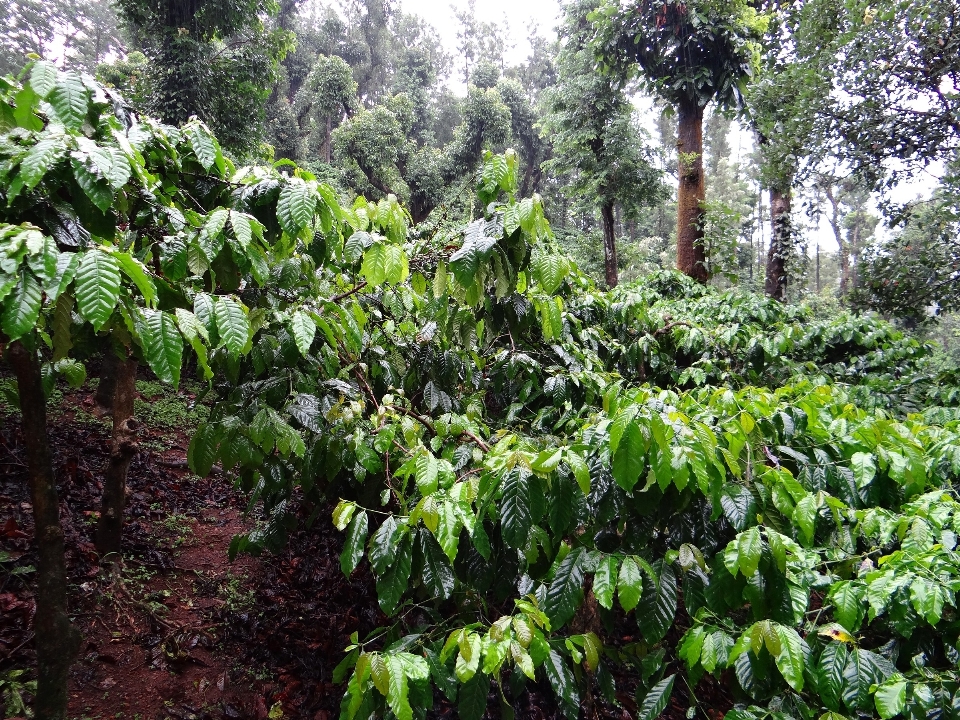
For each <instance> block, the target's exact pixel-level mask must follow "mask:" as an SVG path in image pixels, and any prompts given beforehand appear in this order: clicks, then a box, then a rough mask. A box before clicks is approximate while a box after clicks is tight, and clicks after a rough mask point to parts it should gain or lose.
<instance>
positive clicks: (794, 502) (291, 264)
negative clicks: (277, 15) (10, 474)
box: [0, 62, 960, 720]
mask: <svg viewBox="0 0 960 720" xmlns="http://www.w3.org/2000/svg"><path fill="white" fill-rule="evenodd" d="M0 95H2V100H3V101H2V102H0V130H2V135H0V178H2V180H3V182H2V184H0V201H2V202H0V243H2V244H0V252H2V255H0V291H2V292H0V329H2V332H3V335H4V337H3V342H4V350H5V355H7V356H8V358H9V360H10V362H11V364H12V365H13V366H14V369H15V372H16V374H17V378H18V389H19V400H20V408H21V413H22V419H23V425H24V438H25V442H26V443H27V445H28V450H29V452H28V458H29V461H30V470H31V488H32V491H33V499H34V503H33V504H34V510H35V514H36V518H37V523H36V525H37V533H38V544H39V545H40V549H41V554H40V564H39V568H38V575H39V576H40V577H41V584H40V586H39V587H40V591H39V593H38V612H37V617H38V622H37V636H38V649H39V659H40V674H39V687H38V703H44V702H45V703H48V704H49V707H50V708H54V706H55V705H56V703H58V702H63V701H65V687H66V685H65V679H66V667H67V666H68V663H69V656H70V653H71V651H72V648H71V646H74V645H75V641H74V640H73V639H72V632H71V630H70V626H69V623H68V621H67V616H66V613H65V607H66V605H65V593H66V583H65V574H64V567H63V557H62V556H63V540H62V531H59V520H58V516H57V512H58V511H57V498H56V485H55V483H54V481H53V472H52V467H51V461H50V450H49V443H48V441H47V436H46V430H45V423H46V417H45V411H44V407H45V404H44V394H45V392H48V391H49V389H50V388H51V387H52V383H53V381H54V380H55V379H56V377H58V376H62V377H64V378H65V379H67V380H68V381H72V382H75V383H77V382H81V381H82V379H83V377H84V369H83V365H82V361H83V360H84V359H85V358H86V357H87V355H89V354H90V353H91V352H92V351H93V349H94V348H96V347H99V346H102V344H103V343H104V342H105V341H106V342H108V343H109V346H110V347H111V349H112V351H113V352H118V353H120V354H121V355H122V356H123V357H124V358H126V359H128V360H139V361H142V362H144V363H145V364H146V365H148V366H149V367H150V368H151V370H152V371H153V372H154V373H155V374H156V375H157V377H158V378H159V379H161V380H163V381H165V382H169V383H171V384H174V385H176V384H177V383H178V382H179V378H180V375H181V368H182V363H183V356H184V351H185V349H186V348H187V346H189V348H190V350H191V353H192V354H191V357H192V358H195V360H194V361H195V362H196V365H197V372H198V373H199V374H200V375H201V376H202V377H204V378H205V379H206V380H207V381H208V383H209V387H210V393H211V396H212V398H213V401H214V402H213V407H212V409H211V412H210V417H209V420H208V421H207V422H206V423H204V424H203V425H201V426H200V427H199V428H198V430H197V432H196V435H195V436H194V438H193V439H192V442H191V444H190V448H189V463H190V465H191V468H192V469H193V470H194V471H195V472H197V473H199V474H206V473H208V472H209V471H210V470H211V468H212V467H213V465H214V464H216V463H219V464H220V465H221V467H222V468H223V470H224V471H226V472H228V473H232V474H233V476H234V477H235V478H236V481H237V483H238V484H239V486H240V487H242V488H243V489H244V490H245V491H247V492H248V493H249V496H250V504H251V508H255V507H256V508H259V513H258V517H259V522H258V525H257V527H256V528H255V529H254V530H253V531H252V532H250V533H248V534H246V535H243V536H239V537H237V538H235V539H234V541H233V544H232V545H231V553H233V554H236V553H240V552H259V551H261V550H264V549H266V550H271V549H276V548H278V547H280V546H281V545H282V544H283V543H284V542H285V540H286V536H287V534H288V533H289V531H290V530H291V529H292V528H293V527H294V526H295V525H296V524H297V523H298V522H305V523H311V522H315V521H316V520H317V514H318V513H319V512H320V511H321V510H322V509H323V508H325V507H329V505H328V504H327V503H328V502H329V503H330V504H333V503H334V502H335V507H334V509H333V518H332V521H333V523H334V524H335V526H336V527H337V528H338V529H339V530H340V531H342V532H343V533H344V536H343V537H344V547H343V551H342V554H341V556H340V565H341V568H342V570H343V572H344V573H346V574H348V575H349V574H352V573H354V572H355V571H357V569H358V568H359V567H360V565H361V564H364V565H368V566H369V569H370V572H371V573H372V575H373V577H374V579H375V582H376V590H377V596H378V600H379V604H380V608H381V610H382V611H383V617H384V619H385V624H384V626H383V627H381V628H379V629H378V630H377V631H375V632H374V633H372V634H371V635H370V636H368V637H364V638H360V637H356V636H355V637H354V638H353V639H352V642H351V644H350V645H349V646H348V647H347V648H346V650H345V656H344V658H343V661H342V662H341V663H340V664H339V665H338V667H337V668H336V670H335V672H334V679H335V681H337V682H341V683H345V691H344V696H343V703H342V713H341V716H342V717H343V718H345V719H346V720H354V719H357V718H364V719H366V718H389V717H395V718H397V719H398V720H412V719H413V718H414V717H417V718H424V717H426V715H427V713H428V712H429V711H430V709H431V708H434V707H436V706H437V705H438V704H439V703H441V702H442V703H446V704H450V705H453V706H455V707H456V711H457V713H458V715H459V716H460V717H462V718H464V719H465V720H480V718H482V717H483V716H484V714H485V713H486V712H487V710H488V708H490V709H492V708H494V707H496V706H499V712H500V715H501V716H502V717H514V716H515V711H514V709H513V706H514V705H515V704H516V701H517V699H518V698H519V697H520V696H521V695H522V694H523V693H524V692H525V691H526V690H527V689H530V688H536V689H537V690H539V691H541V692H549V693H550V694H551V695H552V696H553V697H554V698H555V703H556V706H557V710H558V712H559V713H560V714H561V715H562V716H564V717H566V718H570V719H571V720H573V719H574V718H577V717H580V716H593V715H594V714H595V713H596V711H597V708H598V707H599V706H600V705H605V706H619V707H620V708H622V709H623V711H625V712H626V713H627V714H628V715H630V716H633V717H638V718H642V719H643V720H652V719H653V718H655V717H657V716H658V715H660V714H661V713H662V712H663V711H664V710H665V709H666V708H667V706H668V704H670V703H671V702H672V703H673V704H674V705H676V704H677V703H684V704H686V706H687V707H688V708H689V711H688V716H689V717H694V716H696V715H697V713H700V714H701V715H702V714H704V713H705V712H706V711H707V710H710V709H711V708H709V707H706V706H704V705H703V704H701V703H700V702H699V701H698V688H699V687H701V686H702V685H704V684H707V683H714V684H716V683H721V684H722V685H723V686H725V687H726V689H727V690H728V691H729V692H730V693H731V694H732V695H733V696H734V699H735V701H736V706H735V708H734V709H733V710H731V711H730V712H729V713H728V714H727V717H732V718H734V719H735V720H750V719H753V718H758V719H759V718H766V717H775V718H778V719H784V720H786V719H787V718H797V719H798V720H801V719H802V720H812V719H813V718H826V719H827V720H840V718H854V717H873V716H879V717H881V718H885V719H886V718H892V717H909V718H919V717H944V718H956V717H960V700H958V699H957V698H958V697H960V649H958V640H960V621H958V618H957V606H956V592H957V590H958V589H960V554H958V552H957V539H958V533H960V503H958V498H957V482H958V478H960V437H958V435H960V412H958V411H957V410H956V407H955V405H956V401H957V384H956V382H954V380H953V378H952V377H950V376H949V375H944V374H938V373H937V371H936V370H935V369H934V365H933V363H932V362H931V353H930V349H929V348H928V347H927V346H925V345H924V344H922V343H920V342H918V341H916V340H914V339H911V338H909V337H907V336H904V335H903V334H901V333H899V332H898V331H896V330H894V329H893V328H892V327H891V326H890V325H888V324H886V323H884V322H882V321H881V320H878V319H876V318H873V317H869V316H857V315H849V314H846V313H840V312H836V313H830V314H824V313H822V312H818V311H816V310H814V309H811V308H808V307H803V306H799V307H798V306H784V305H781V304H779V303H776V302H774V301H770V300H765V299H762V298H759V297H757V296H754V295H751V294H749V293H744V292H740V291H736V290H733V291H728V292H719V291H717V290H715V289H711V288H708V287H704V286H702V285H699V284H697V283H693V282H691V281H690V280H689V279H687V278H684V277H683V276H681V275H678V274H673V273H663V274H659V275H655V276H652V277H650V278H648V279H646V280H644V281H641V282H639V283H636V284H633V285H627V286H621V287H619V288H617V289H615V290H613V291H610V292H603V291H600V290H598V289H597V288H596V287H595V286H594V285H593V284H592V283H591V282H590V281H589V280H588V279H587V278H586V277H585V276H584V275H583V274H582V273H581V272H580V271H579V270H578V269H577V267H576V266H575V264H574V263H573V262H572V261H571V260H570V259H569V258H567V257H566V256H564V255H563V254H562V253H560V252H558V251H557V250H556V248H555V246H554V243H553V238H552V234H551V230H550V227H549V224H548V222H547V219H546V217H545V215H544V210H543V206H542V202H541V200H540V199H539V198H538V197H533V198H521V197H518V190H517V186H518V183H517V164H518V160H517V157H516V155H515V153H512V152H508V153H505V154H503V155H488V156H487V157H486V159H485V161H484V163H483V166H482V168H481V169H480V171H479V172H478V174H477V190H476V194H477V200H478V202H477V207H479V208H482V212H480V213H479V214H478V216H477V217H474V218H472V219H469V220H468V221H467V222H465V223H464V224H463V226H462V227H459V228H458V229H456V230H453V231H450V230H439V231H437V232H435V233H432V234H431V233H423V232H419V231H415V230H413V229H412V228H411V217H410V215H409V213H408V212H407V211H406V210H405V209H404V208H403V207H402V206H401V205H400V204H399V203H398V201H397V199H396V198H395V197H393V196H387V197H385V198H384V199H382V200H380V201H378V202H369V201H367V200H366V199H364V198H358V199H356V200H355V201H353V202H352V203H350V202H345V201H342V199H341V198H338V197H337V195H336V193H335V192H334V190H333V189H332V188H331V187H329V186H328V185H325V184H323V183H320V182H318V181H317V180H316V178H315V177H313V176H312V175H311V174H310V173H307V172H305V171H303V170H300V169H297V168H296V167H293V166H292V165H290V164H288V163H278V164H277V166H274V167H237V166H236V165H235V164H234V163H233V162H231V161H230V160H229V159H228V158H227V157H225V156H224V155H223V153H222V152H221V151H220V149H219V146H218V144H217V142H216V140H215V139H214V138H213V137H212V135H211V134H210V133H209V132H208V131H207V130H206V128H205V127H204V126H203V125H202V124H201V123H199V122H197V121H191V122H190V123H188V124H187V125H185V126H184V127H182V128H172V127H168V126H164V125H161V124H158V123H155V122H153V121H151V120H149V119H146V118H139V117H136V116H135V115H134V114H132V113H130V112H129V111H128V110H127V109H126V107H125V105H124V103H123V100H122V98H120V97H119V96H117V95H115V94H114V93H112V91H110V90H108V89H105V88H103V87H101V86H99V85H97V84H96V83H94V82H93V81H91V80H90V79H89V78H86V77H84V76H81V75H76V74H73V73H64V72H59V71H57V70H56V69H55V68H53V67H52V66H51V65H48V64H46V63H43V62H36V63H34V64H33V65H32V66H31V67H30V68H29V69H28V70H27V71H26V72H25V74H24V75H23V76H22V78H21V79H20V80H16V81H14V80H10V79H7V80H3V81H0ZM192 362H193V361H192ZM115 438H116V436H115ZM323 521H326V520H325V519H324V520H323ZM65 663H66V664H65ZM45 712H47V713H48V714H47V716H50V717H54V716H57V715H56V712H55V711H52V710H49V708H48V709H47V710H46V711H45ZM618 712H621V711H619V710H618Z"/></svg>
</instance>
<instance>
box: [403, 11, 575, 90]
mask: <svg viewBox="0 0 960 720" xmlns="http://www.w3.org/2000/svg"><path fill="white" fill-rule="evenodd" d="M400 7H401V8H402V10H403V11H404V12H407V13H411V14H413V15H419V16H420V17H422V18H424V19H425V20H426V21H427V22H429V23H430V24H431V25H433V26H434V27H435V28H436V29H437V32H439V33H440V36H441V37H442V38H443V43H444V45H445V46H446V48H447V50H449V51H451V52H452V51H454V50H455V49H456V47H457V29H458V26H459V23H458V22H457V20H456V18H455V17H454V16H453V12H454V7H456V8H457V9H459V10H465V9H466V7H467V0H454V1H453V2H451V1H450V0H439V2H438V1H437V0H400ZM476 16H477V20H479V21H480V22H496V23H498V24H501V25H502V24H503V23H504V18H506V22H507V23H508V24H509V26H510V37H511V38H512V40H513V42H514V44H515V45H514V48H513V50H512V51H511V52H510V53H509V54H508V55H507V64H508V65H514V64H518V63H520V62H523V61H524V60H525V59H526V57H527V53H528V51H529V49H530V47H529V45H528V44H527V34H528V28H529V27H531V26H533V27H536V28H537V30H538V32H539V34H540V35H542V36H544V37H553V35H554V33H555V32H556V27H557V22H558V20H559V17H560V0H520V1H519V2H518V1H517V0H480V2H478V3H477V4H476ZM452 79H453V78H451V80H452Z"/></svg>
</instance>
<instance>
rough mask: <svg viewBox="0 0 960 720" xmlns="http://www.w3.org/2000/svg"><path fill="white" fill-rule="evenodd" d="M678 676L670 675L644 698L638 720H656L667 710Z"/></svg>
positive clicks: (638, 711)
mask: <svg viewBox="0 0 960 720" xmlns="http://www.w3.org/2000/svg"><path fill="white" fill-rule="evenodd" d="M676 677H677V676H676V675H670V676H669V677H665V678H664V679H663V680H661V681H660V682H658V683H657V684H656V685H654V686H653V687H652V688H650V692H648V693H647V694H646V696H645V697H644V698H643V702H642V703H640V708H639V709H638V710H637V720H654V719H655V718H657V717H660V714H661V713H662V712H663V711H664V710H665V709H666V707H667V703H668V702H669V701H670V694H671V693H672V692H673V681H674V679H675V678H676Z"/></svg>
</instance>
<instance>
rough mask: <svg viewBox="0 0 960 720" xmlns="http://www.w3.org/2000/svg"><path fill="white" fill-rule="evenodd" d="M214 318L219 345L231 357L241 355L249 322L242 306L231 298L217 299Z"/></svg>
mask: <svg viewBox="0 0 960 720" xmlns="http://www.w3.org/2000/svg"><path fill="white" fill-rule="evenodd" d="M197 315H198V316H199V315H200V313H199V312H198V313H197ZM214 316H215V317H216V321H217V331H218V332H219V333H220V341H221V344H222V345H223V346H224V347H226V348H227V351H228V352H229V353H230V354H231V355H240V354H241V353H243V351H244V348H245V347H246V345H247V341H248V339H249V337H250V321H249V320H248V319H247V314H246V312H244V309H243V306H242V305H241V304H240V303H239V302H237V301H236V300H234V299H233V298H232V297H218V298H217V299H216V304H215V305H214Z"/></svg>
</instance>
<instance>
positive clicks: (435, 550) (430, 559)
mask: <svg viewBox="0 0 960 720" xmlns="http://www.w3.org/2000/svg"><path fill="white" fill-rule="evenodd" d="M417 536H418V538H419V541H420V551H421V552H422V553H423V585H424V587H425V588H426V589H427V591H428V592H430V593H431V594H433V596H434V597H440V598H443V599H444V600H446V599H447V598H448V597H450V593H451V592H453V584H454V577H453V567H452V566H451V565H450V561H449V560H448V559H447V556H446V555H445V554H444V552H443V549H442V548H441V547H440V545H439V544H438V543H437V541H436V540H435V539H434V537H433V535H431V534H430V533H429V532H427V531H426V530H424V529H422V528H421V529H420V532H418V533H417Z"/></svg>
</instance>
